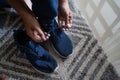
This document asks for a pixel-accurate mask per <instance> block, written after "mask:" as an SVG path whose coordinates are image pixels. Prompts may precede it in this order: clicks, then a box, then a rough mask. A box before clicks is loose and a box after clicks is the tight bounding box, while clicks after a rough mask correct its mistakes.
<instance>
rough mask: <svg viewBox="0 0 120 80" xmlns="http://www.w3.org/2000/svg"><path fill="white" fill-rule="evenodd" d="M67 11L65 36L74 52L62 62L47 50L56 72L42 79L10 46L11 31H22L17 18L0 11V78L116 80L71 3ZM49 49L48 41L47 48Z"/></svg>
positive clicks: (15, 48) (100, 48)
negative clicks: (70, 17) (68, 22)
mask: <svg viewBox="0 0 120 80" xmlns="http://www.w3.org/2000/svg"><path fill="white" fill-rule="evenodd" d="M70 7H71V10H72V12H73V25H72V28H71V29H70V31H68V32H66V33H67V34H68V35H69V36H70V37H71V40H72V42H73V45H74V52H73V54H72V55H71V56H70V57H68V58H67V59H62V58H60V57H59V56H58V55H56V54H55V52H54V50H53V49H52V48H50V52H51V53H53V55H54V56H55V58H56V59H57V61H58V63H59V69H58V70H57V71H56V72H54V73H52V74H46V75H45V74H41V73H38V72H37V71H35V70H34V69H33V68H32V66H31V65H30V63H29V62H28V61H27V60H26V59H24V58H23V57H22V54H21V53H20V51H19V50H18V49H17V47H16V45H15V44H14V41H13V37H12V34H13V30H14V29H20V28H23V23H22V20H21V18H20V17H19V16H18V15H17V14H16V13H14V12H10V11H6V10H3V9H0V74H6V75H8V77H9V80H120V78H119V77H118V75H117V74H116V71H115V70H114V68H113V66H112V65H111V64H110V63H109V62H108V61H107V57H106V55H105V53H104V51H103V49H102V47H101V46H99V44H98V41H97V40H96V39H95V38H94V36H93V34H92V32H91V30H90V28H89V26H88V25H87V24H86V21H85V19H84V18H83V17H82V16H81V13H80V11H79V10H78V9H76V8H75V5H74V2H72V0H70ZM50 45H51V44H50V43H49V41H48V47H50ZM63 46H64V45H63Z"/></svg>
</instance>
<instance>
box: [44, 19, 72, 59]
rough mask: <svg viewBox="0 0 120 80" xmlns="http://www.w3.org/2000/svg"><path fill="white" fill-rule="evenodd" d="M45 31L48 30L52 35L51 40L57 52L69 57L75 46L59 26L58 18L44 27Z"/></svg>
mask: <svg viewBox="0 0 120 80" xmlns="http://www.w3.org/2000/svg"><path fill="white" fill-rule="evenodd" d="M42 28H43V31H46V32H47V33H49V34H50V35H51V37H50V40H51V42H52V44H53V46H54V49H55V50H56V51H57V53H58V54H59V55H60V56H61V57H63V58H67V57H68V56H69V55H70V54H72V52H73V46H72V42H71V40H70V38H69V37H68V36H67V35H66V33H65V32H64V31H63V30H62V29H61V27H59V26H58V23H57V22H56V20H54V21H53V22H52V23H51V24H50V25H49V26H45V27H42Z"/></svg>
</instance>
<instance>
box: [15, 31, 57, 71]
mask: <svg viewBox="0 0 120 80" xmlns="http://www.w3.org/2000/svg"><path fill="white" fill-rule="evenodd" d="M13 37H14V40H15V43H16V44H17V47H18V48H19V49H20V51H21V52H22V53H24V54H25V56H26V58H27V59H28V60H29V62H30V63H31V64H32V66H33V67H34V68H35V69H37V70H38V71H39V72H43V73H52V72H54V70H55V69H56V68H57V66H58V65H57V61H56V60H55V59H54V57H53V56H52V55H50V54H49V52H48V51H46V50H45V49H44V48H43V47H42V46H40V45H39V43H36V42H34V41H32V40H31V39H30V38H29V37H28V36H27V35H26V32H25V31H23V30H17V31H14V34H13Z"/></svg>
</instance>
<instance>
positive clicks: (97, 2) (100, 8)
mask: <svg viewBox="0 0 120 80" xmlns="http://www.w3.org/2000/svg"><path fill="white" fill-rule="evenodd" d="M75 1H76V4H77V5H79V6H78V8H79V9H80V10H81V12H82V14H83V15H84V16H85V18H86V20H87V22H88V24H89V25H90V27H91V29H92V30H93V32H94V35H95V37H96V38H97V39H98V40H99V42H100V45H102V47H103V49H104V50H105V52H106V54H107V56H108V60H109V61H110V62H111V63H112V64H113V65H114V67H115V68H116V69H117V71H118V73H119V75H120V0H75Z"/></svg>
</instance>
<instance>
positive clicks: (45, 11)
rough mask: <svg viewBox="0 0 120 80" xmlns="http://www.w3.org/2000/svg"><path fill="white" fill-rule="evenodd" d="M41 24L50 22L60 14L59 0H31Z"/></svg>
mask: <svg viewBox="0 0 120 80" xmlns="http://www.w3.org/2000/svg"><path fill="white" fill-rule="evenodd" d="M31 1H32V3H33V5H32V9H33V12H34V13H35V15H36V16H37V17H38V18H39V19H38V20H39V22H40V24H49V23H51V21H52V20H53V19H54V18H55V17H56V16H57V15H58V0H31Z"/></svg>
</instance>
